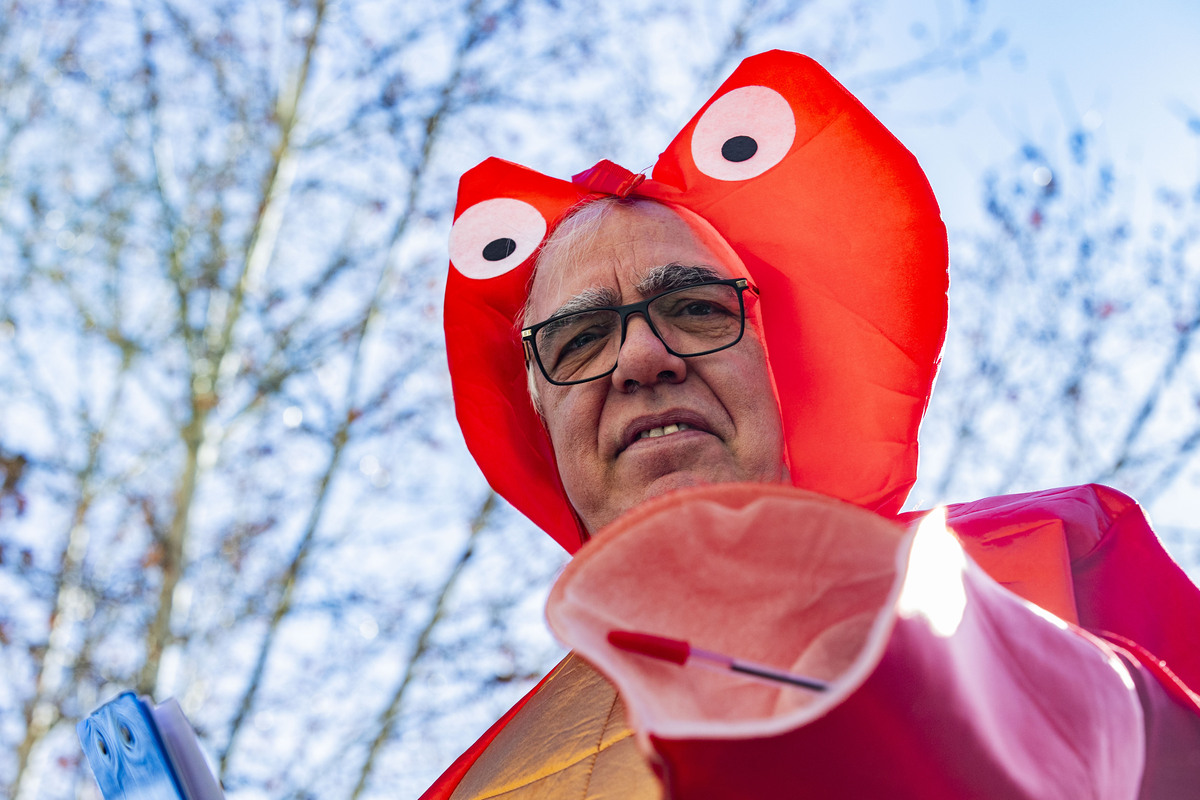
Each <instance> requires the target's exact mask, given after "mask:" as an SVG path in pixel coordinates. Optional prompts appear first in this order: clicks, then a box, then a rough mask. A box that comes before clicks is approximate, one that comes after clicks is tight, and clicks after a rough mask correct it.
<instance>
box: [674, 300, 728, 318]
mask: <svg viewBox="0 0 1200 800" xmlns="http://www.w3.org/2000/svg"><path fill="white" fill-rule="evenodd" d="M723 310H724V309H720V308H717V307H716V306H714V305H713V304H712V303H708V302H705V301H703V300H696V301H694V302H691V303H688V304H687V305H686V306H684V307H683V308H682V309H680V310H679V311H678V312H677V313H679V314H680V315H681V316H689V317H703V316H707V315H709V314H717V313H719V312H721V311H723Z"/></svg>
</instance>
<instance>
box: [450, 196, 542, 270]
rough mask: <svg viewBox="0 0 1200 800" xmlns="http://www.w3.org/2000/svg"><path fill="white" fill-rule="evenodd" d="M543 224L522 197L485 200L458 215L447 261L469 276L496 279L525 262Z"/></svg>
mask: <svg viewBox="0 0 1200 800" xmlns="http://www.w3.org/2000/svg"><path fill="white" fill-rule="evenodd" d="M546 227H547V226H546V219H545V217H543V216H542V213H541V212H540V211H538V210H537V209H536V208H534V207H533V206H532V205H530V204H529V203H526V202H524V201H523V200H516V199H514V198H511V197H497V198H495V199H492V200H484V201H483V202H480V203H476V204H475V205H473V206H471V207H470V208H468V209H467V210H466V211H464V212H463V213H462V214H459V216H458V219H457V220H456V221H455V223H454V227H453V228H451V229H450V261H451V262H452V263H453V264H454V267H455V269H457V270H458V271H459V272H461V273H462V274H463V275H465V276H466V277H468V278H473V279H475V280H485V279H487V278H495V277H497V276H499V275H503V274H504V273H506V272H508V271H509V270H511V269H513V268H514V267H516V266H518V265H520V264H522V263H524V261H525V259H527V258H529V256H531V255H532V254H533V251H534V250H536V249H537V248H538V245H540V244H541V243H542V239H543V238H545V236H546Z"/></svg>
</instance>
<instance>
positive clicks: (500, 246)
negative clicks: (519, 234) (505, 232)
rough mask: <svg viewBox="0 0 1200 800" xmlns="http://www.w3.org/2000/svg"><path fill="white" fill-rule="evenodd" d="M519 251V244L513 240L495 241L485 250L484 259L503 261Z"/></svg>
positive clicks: (489, 243) (488, 244)
mask: <svg viewBox="0 0 1200 800" xmlns="http://www.w3.org/2000/svg"><path fill="white" fill-rule="evenodd" d="M516 249H517V243H516V242H514V241H513V240H512V239H508V238H505V239H493V240H492V241H490V242H488V243H487V246H486V247H484V248H483V257H484V258H486V259H487V260H488V261H503V260H504V259H506V258H508V257H509V256H511V255H512V254H513V251H514V250H516Z"/></svg>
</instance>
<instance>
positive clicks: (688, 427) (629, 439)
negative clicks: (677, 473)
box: [617, 410, 712, 454]
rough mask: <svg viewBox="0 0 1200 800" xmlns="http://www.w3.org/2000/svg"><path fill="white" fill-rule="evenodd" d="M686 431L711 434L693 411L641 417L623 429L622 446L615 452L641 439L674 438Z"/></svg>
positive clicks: (618, 452) (702, 419)
mask: <svg viewBox="0 0 1200 800" xmlns="http://www.w3.org/2000/svg"><path fill="white" fill-rule="evenodd" d="M688 431H692V432H695V431H699V432H701V433H711V432H712V431H711V430H710V429H709V426H708V423H706V422H705V420H704V418H703V417H702V416H701V415H699V414H697V413H696V412H693V411H687V410H676V411H670V412H667V413H665V414H655V415H650V416H646V417H642V418H640V419H637V420H634V421H632V422H630V423H629V424H628V426H627V427H626V428H625V435H624V437H623V438H622V442H623V444H622V445H621V447H620V448H619V449H618V450H617V454H620V453H621V452H622V451H623V450H625V449H626V448H628V447H630V446H632V445H634V444H637V443H638V442H640V441H642V440H643V439H661V438H662V437H664V436H674V435H675V434H677V433H685V432H688Z"/></svg>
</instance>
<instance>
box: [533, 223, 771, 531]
mask: <svg viewBox="0 0 1200 800" xmlns="http://www.w3.org/2000/svg"><path fill="white" fill-rule="evenodd" d="M566 259H569V262H568V261H566V260H564V259H556V258H554V257H550V258H543V260H542V262H541V264H540V265H539V267H538V272H537V274H536V276H535V278H534V281H533V285H532V287H531V289H530V296H529V305H528V309H527V315H526V319H525V322H526V324H532V323H535V322H540V321H542V320H544V319H547V318H548V317H551V316H553V315H554V314H556V313H558V312H559V310H560V309H562V308H564V306H567V305H568V304H571V305H572V307H577V306H578V305H579V304H580V301H581V300H582V299H583V298H594V297H603V296H604V295H607V296H608V298H609V301H608V302H601V303H594V304H601V305H608V304H612V305H618V304H625V303H631V302H635V301H637V300H641V299H643V298H644V297H645V296H647V295H652V294H655V293H657V291H660V289H659V288H657V286H659V285H661V281H657V282H656V281H655V280H653V279H654V278H655V277H661V276H662V275H663V274H664V272H665V273H669V272H670V271H671V270H673V269H676V268H677V266H682V267H707V268H708V269H710V270H712V271H714V272H715V273H717V277H720V278H741V277H745V275H744V274H741V266H740V263H739V262H738V261H737V259H736V256H734V255H733V253H732V251H731V250H730V249H729V247H728V246H727V245H726V244H725V242H724V241H722V240H721V239H720V237H719V236H718V235H717V234H716V232H715V231H713V230H712V229H711V227H709V226H708V225H707V224H706V223H704V222H703V221H701V220H699V219H696V218H691V217H689V218H685V217H683V216H681V215H679V214H677V213H675V212H674V211H672V210H671V209H668V208H666V207H664V206H660V205H657V204H653V203H639V204H637V205H634V206H618V207H616V208H615V209H613V211H612V213H611V214H610V215H609V216H608V217H606V218H605V219H604V221H603V223H602V225H601V227H600V229H599V232H598V233H597V235H596V236H595V237H594V238H592V239H590V240H589V241H586V242H583V243H582V244H581V245H580V246H578V247H575V248H570V249H569V251H568V254H567V256H566ZM673 265H674V266H673ZM664 268H665V269H664ZM648 277H650V278H651V280H649V281H647V278H648ZM572 301H574V302H572ZM756 320H757V316H756V315H755V314H754V313H752V312H751V313H748V314H747V327H746V335H745V336H743V337H742V340H741V341H740V342H738V343H737V344H736V345H734V346H733V347H731V348H729V349H727V350H722V351H720V352H717V353H711V354H709V355H706V356H696V357H693V358H680V357H678V356H674V355H671V353H669V352H668V351H667V349H666V347H665V346H664V345H663V343H662V342H661V341H660V340H659V339H658V338H657V337H656V336H655V335H654V333H653V332H652V331H651V330H650V327H649V325H647V323H646V320H645V318H644V317H643V316H642V315H640V314H639V315H634V316H631V317H630V318H629V322H628V329H627V332H626V337H625V342H624V344H623V345H622V347H621V351H620V354H619V357H618V359H617V368H616V370H615V371H614V372H613V373H612V374H611V375H608V376H606V377H604V378H600V379H599V380H595V381H591V382H589V383H582V384H577V385H574V386H554V385H552V384H550V383H548V382H547V381H546V380H545V378H544V376H543V375H542V374H541V372H540V371H538V370H537V369H536V367H535V368H534V369H535V372H537V374H536V376H535V378H534V379H535V380H536V381H537V382H538V390H539V396H540V399H541V406H542V412H543V415H544V417H545V421H546V428H547V430H548V432H549V434H550V441H551V443H552V444H553V446H554V453H555V456H556V457H557V460H558V471H559V475H560V476H561V477H562V481H563V485H564V486H565V487H566V491H567V497H568V499H569V500H570V501H571V505H572V506H574V508H575V510H576V511H577V512H578V513H579V516H580V518H581V519H582V520H583V523H584V525H585V526H586V527H587V529H588V531H589V532H595V531H596V530H598V529H599V528H601V527H602V526H604V525H606V524H608V523H609V522H611V521H613V520H614V519H616V517H617V516H619V515H620V514H622V513H624V512H625V511H628V510H629V509H631V508H633V507H634V506H636V505H638V504H639V503H641V502H642V501H644V500H646V499H648V498H651V497H655V496H657V495H660V494H663V493H665V492H667V491H670V490H672V489H677V488H680V487H684V486H695V485H702V484H712V483H728V482H733V481H763V482H778V481H780V480H782V479H783V471H784V469H783V455H782V454H783V433H782V425H781V424H780V420H779V409H778V407H777V406H776V403H775V397H774V394H773V392H772V390H771V382H770V378H769V376H768V374H767V366H766V358H765V355H764V352H763V348H762V344H761V342H760V340H759V335H758V331H757V329H756V325H755V322H756ZM679 425H682V427H681V428H679V429H676V428H675V427H674V426H679ZM647 432H649V434H650V435H648V436H647V435H646V433H647Z"/></svg>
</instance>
